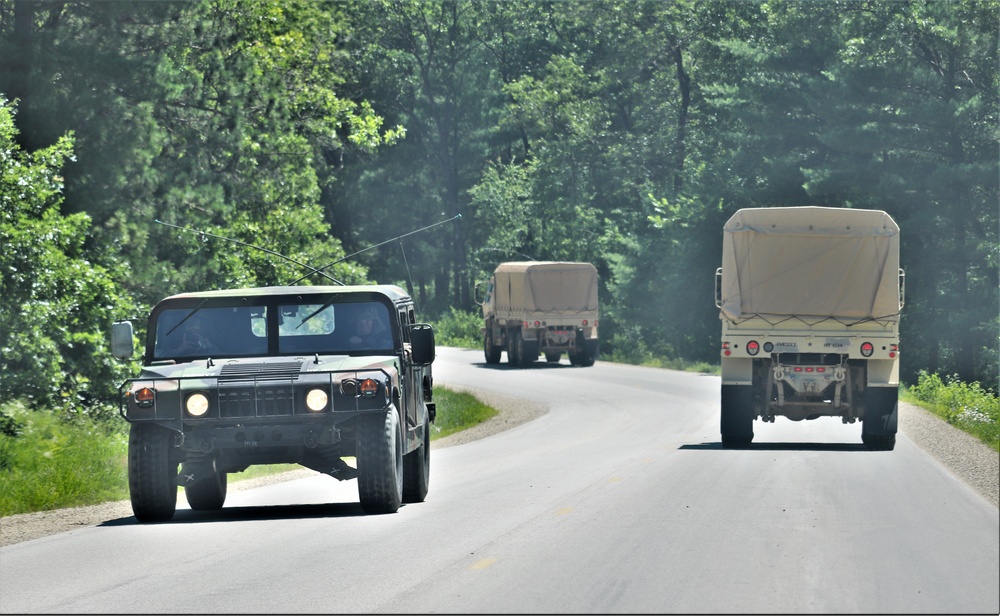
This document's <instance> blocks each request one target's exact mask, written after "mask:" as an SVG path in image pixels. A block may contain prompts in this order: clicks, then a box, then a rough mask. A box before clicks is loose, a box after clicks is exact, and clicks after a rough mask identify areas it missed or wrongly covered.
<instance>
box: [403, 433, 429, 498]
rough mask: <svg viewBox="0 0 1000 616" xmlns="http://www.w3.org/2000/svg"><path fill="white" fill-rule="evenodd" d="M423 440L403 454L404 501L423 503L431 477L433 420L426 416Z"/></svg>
mask: <svg viewBox="0 0 1000 616" xmlns="http://www.w3.org/2000/svg"><path fill="white" fill-rule="evenodd" d="M423 433H424V434H423V442H422V443H421V444H420V447H418V448H417V449H415V450H413V451H411V452H410V453H408V454H406V455H404V456H403V502H404V503H422V502H424V499H425V498H426V497H427V488H428V486H429V485H430V478H431V422H430V419H429V418H428V417H424V429H423Z"/></svg>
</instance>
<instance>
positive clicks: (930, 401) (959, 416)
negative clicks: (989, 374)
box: [902, 370, 1000, 452]
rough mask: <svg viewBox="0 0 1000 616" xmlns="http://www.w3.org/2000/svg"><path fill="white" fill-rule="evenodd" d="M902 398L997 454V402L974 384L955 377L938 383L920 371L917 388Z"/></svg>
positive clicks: (999, 438)
mask: <svg viewBox="0 0 1000 616" xmlns="http://www.w3.org/2000/svg"><path fill="white" fill-rule="evenodd" d="M902 398H903V400H905V401H907V402H910V403H912V404H918V405H919V406H921V407H923V408H925V409H927V410H929V411H930V412H932V413H934V414H935V415H937V416H938V417H940V418H941V419H944V420H945V421H947V422H948V423H949V424H951V425H953V426H955V427H956V428H958V429H960V430H962V431H964V432H968V433H969V434H971V435H973V436H975V437H976V438H978V439H979V440H981V441H982V442H984V443H986V444H987V445H989V446H990V447H992V448H993V450H995V451H998V452H1000V399H998V398H997V396H996V394H995V393H993V392H991V391H989V390H987V389H984V388H983V387H982V386H980V384H979V383H978V382H976V383H963V382H962V381H960V380H959V379H958V376H957V375H950V376H948V377H946V378H945V379H942V378H941V377H940V376H938V375H936V374H928V373H927V372H926V371H924V370H921V371H920V373H919V376H918V378H917V384H916V385H913V386H910V387H904V388H903V391H902Z"/></svg>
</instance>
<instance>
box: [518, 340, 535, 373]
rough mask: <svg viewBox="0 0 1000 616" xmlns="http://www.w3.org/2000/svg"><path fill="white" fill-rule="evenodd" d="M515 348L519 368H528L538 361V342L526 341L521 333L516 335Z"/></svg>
mask: <svg viewBox="0 0 1000 616" xmlns="http://www.w3.org/2000/svg"><path fill="white" fill-rule="evenodd" d="M514 347H515V348H516V351H515V353H516V355H517V365H518V366H520V367H522V368H527V367H528V366H530V365H531V364H533V363H535V360H536V359H538V342H537V341H535V342H530V341H527V340H525V339H524V337H523V336H522V335H521V332H517V333H516V334H514Z"/></svg>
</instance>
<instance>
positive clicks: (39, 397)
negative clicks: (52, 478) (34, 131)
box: [0, 98, 133, 416]
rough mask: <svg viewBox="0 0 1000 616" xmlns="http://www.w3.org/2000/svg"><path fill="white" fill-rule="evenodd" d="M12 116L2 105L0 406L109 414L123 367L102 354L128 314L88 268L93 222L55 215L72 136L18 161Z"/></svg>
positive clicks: (126, 305) (103, 274)
mask: <svg viewBox="0 0 1000 616" xmlns="http://www.w3.org/2000/svg"><path fill="white" fill-rule="evenodd" d="M14 114H15V107H14V106H12V105H9V104H8V103H7V102H6V101H5V100H3V99H2V98H0V244H2V245H3V246H4V250H2V251H0V272H2V274H3V276H2V282H0V315H2V321H3V326H2V328H0V352H2V357H0V373H2V374H3V378H2V380H0V398H2V399H4V400H12V399H14V398H26V399H27V400H28V401H29V402H30V404H31V405H32V407H34V408H41V409H53V410H55V409H59V410H62V411H64V412H66V413H91V414H94V415H98V416H100V415H103V414H110V413H111V412H113V409H111V408H109V404H108V403H109V402H110V401H111V400H114V399H115V397H116V396H115V392H116V387H117V385H118V383H119V382H121V380H123V379H124V376H125V368H126V366H123V365H121V364H119V363H117V362H114V361H113V360H112V358H111V357H110V354H109V353H108V352H107V348H106V337H107V331H108V329H109V327H110V324H111V322H112V321H113V320H115V318H119V317H125V316H129V315H131V314H132V313H133V312H132V311H133V305H132V303H131V302H130V301H129V298H128V297H126V296H123V295H122V294H121V293H120V289H119V287H118V286H117V285H116V284H115V283H114V280H113V279H112V277H111V276H110V274H109V272H107V271H106V270H105V269H104V268H102V267H100V266H98V265H95V264H93V263H91V262H90V261H88V259H87V255H86V252H85V251H84V242H85V240H86V238H87V236H88V234H89V232H90V229H91V227H90V217H89V216H87V215H86V214H84V213H78V214H71V215H69V216H62V215H61V214H60V212H59V206H60V204H61V203H62V201H63V194H62V193H63V179H62V175H61V173H62V167H63V165H65V164H66V163H67V162H71V161H72V160H73V139H72V135H67V136H65V137H63V138H61V139H59V140H58V141H57V142H56V143H55V144H53V145H52V146H50V147H47V148H42V149H40V150H37V151H35V152H33V153H25V152H23V151H22V150H21V149H20V147H19V146H18V145H17V143H16V141H15V137H16V134H17V130H16V129H15V127H14V122H13V119H14Z"/></svg>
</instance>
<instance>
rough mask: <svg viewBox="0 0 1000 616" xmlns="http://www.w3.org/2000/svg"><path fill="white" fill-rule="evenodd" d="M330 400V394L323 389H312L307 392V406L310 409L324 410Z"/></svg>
mask: <svg viewBox="0 0 1000 616" xmlns="http://www.w3.org/2000/svg"><path fill="white" fill-rule="evenodd" d="M329 402H330V396H329V395H328V394H327V393H326V391H325V390H322V389H310V390H309V393H307V394H306V406H307V407H308V408H309V410H310V411H322V410H323V409H325V408H326V405H327V404H328V403H329Z"/></svg>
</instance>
